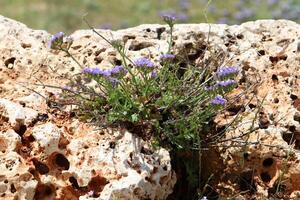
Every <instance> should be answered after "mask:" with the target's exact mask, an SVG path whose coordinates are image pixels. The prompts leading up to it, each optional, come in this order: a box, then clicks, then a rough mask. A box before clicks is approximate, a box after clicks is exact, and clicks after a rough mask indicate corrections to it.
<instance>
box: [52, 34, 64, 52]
mask: <svg viewBox="0 0 300 200" xmlns="http://www.w3.org/2000/svg"><path fill="white" fill-rule="evenodd" d="M64 36H65V34H64V33H63V32H58V33H56V34H54V35H52V37H51V39H50V41H49V48H50V49H56V48H57V47H58V46H59V45H61V44H62V43H63V38H64Z"/></svg>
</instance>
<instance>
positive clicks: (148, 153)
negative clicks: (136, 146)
mask: <svg viewBox="0 0 300 200" xmlns="http://www.w3.org/2000/svg"><path fill="white" fill-rule="evenodd" d="M141 153H142V154H145V155H151V154H153V151H152V150H151V149H148V148H145V147H143V146H142V148H141Z"/></svg>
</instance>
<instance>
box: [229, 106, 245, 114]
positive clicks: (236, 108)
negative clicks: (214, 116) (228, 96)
mask: <svg viewBox="0 0 300 200" xmlns="http://www.w3.org/2000/svg"><path fill="white" fill-rule="evenodd" d="M227 111H228V112H231V113H232V114H233V115H236V114H238V113H239V112H244V111H245V107H244V105H234V104H232V105H231V106H230V107H229V108H227Z"/></svg>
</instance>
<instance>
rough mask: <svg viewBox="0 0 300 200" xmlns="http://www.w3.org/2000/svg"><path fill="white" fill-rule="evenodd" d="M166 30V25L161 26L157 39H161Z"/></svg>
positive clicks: (157, 31) (157, 30) (158, 29)
mask: <svg viewBox="0 0 300 200" xmlns="http://www.w3.org/2000/svg"><path fill="white" fill-rule="evenodd" d="M165 30H166V28H165V27H160V28H157V29H156V33H157V39H158V40H160V39H161V34H162V33H163V32H164V31H165Z"/></svg>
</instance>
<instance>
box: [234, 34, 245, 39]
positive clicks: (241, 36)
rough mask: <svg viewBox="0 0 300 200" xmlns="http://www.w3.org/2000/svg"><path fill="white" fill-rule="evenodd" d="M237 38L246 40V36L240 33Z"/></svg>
mask: <svg viewBox="0 0 300 200" xmlns="http://www.w3.org/2000/svg"><path fill="white" fill-rule="evenodd" d="M236 38H237V39H240V40H242V39H243V38H244V35H243V34H241V33H239V34H237V35H236Z"/></svg>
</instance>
